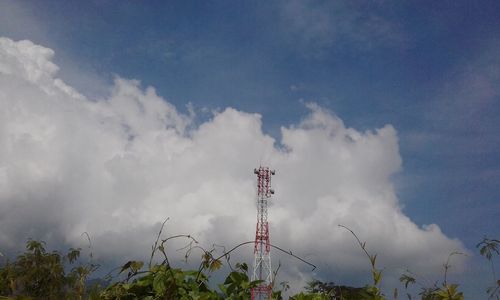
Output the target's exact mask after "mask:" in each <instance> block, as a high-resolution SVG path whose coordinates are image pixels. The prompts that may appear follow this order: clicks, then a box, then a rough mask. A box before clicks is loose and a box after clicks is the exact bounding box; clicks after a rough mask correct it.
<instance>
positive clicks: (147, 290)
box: [0, 225, 500, 300]
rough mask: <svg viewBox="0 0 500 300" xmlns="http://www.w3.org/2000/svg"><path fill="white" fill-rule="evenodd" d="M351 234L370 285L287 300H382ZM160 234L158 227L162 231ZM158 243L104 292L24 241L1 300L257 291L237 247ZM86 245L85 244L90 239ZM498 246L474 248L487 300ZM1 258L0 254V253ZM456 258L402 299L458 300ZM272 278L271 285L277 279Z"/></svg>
mask: <svg viewBox="0 0 500 300" xmlns="http://www.w3.org/2000/svg"><path fill="white" fill-rule="evenodd" d="M340 226H341V227H343V228H344V229H346V230H348V231H349V232H351V234H352V235H353V236H354V237H355V239H356V241H357V242H358V245H359V246H360V248H361V249H362V250H363V252H364V253H365V254H366V256H367V257H368V259H369V262H370V267H371V276H372V283H371V284H368V285H366V286H365V287H361V288H356V287H349V286H344V285H336V284H335V283H333V282H322V281H319V280H313V281H311V282H309V283H308V285H307V286H306V287H305V288H304V290H303V291H302V292H299V293H298V294H295V295H293V296H291V297H290V299H292V300H328V299H336V300H341V299H356V300H358V299H359V300H378V299H385V295H383V294H382V292H381V289H380V283H381V279H382V270H381V269H378V267H377V266H376V259H377V255H376V254H371V253H370V252H369V251H368V250H367V248H366V243H365V242H361V241H360V239H359V238H358V236H357V235H356V234H355V233H354V232H353V231H352V230H350V229H349V228H347V227H345V226H342V225H340ZM162 229H163V226H162ZM160 235H161V230H160V234H158V237H157V240H156V242H155V243H154V245H153V247H152V253H151V258H150V261H149V263H147V264H146V263H144V262H143V261H128V262H126V263H125V264H124V265H123V266H121V267H120V268H118V269H117V274H116V276H118V277H120V278H121V279H120V280H115V281H114V282H112V283H110V284H106V286H105V287H102V288H101V287H99V286H89V285H88V284H87V283H88V278H89V276H90V275H91V274H92V272H94V271H95V270H96V269H97V268H98V266H97V265H95V264H93V263H92V254H90V261H89V262H88V263H86V264H82V263H80V262H79V258H80V254H81V249H79V248H77V249H74V248H70V249H69V250H68V252H67V253H64V254H63V253H60V252H58V251H52V252H48V251H47V250H46V248H45V243H44V242H41V241H35V240H28V241H27V243H26V251H25V252H24V253H23V254H20V255H19V256H18V257H17V258H16V260H15V261H13V262H10V261H6V262H5V263H4V264H3V265H1V266H0V300H7V299H8V300H14V299H19V300H22V299H90V300H94V299H95V300H97V299H102V300H115V299H116V300H118V299H123V300H125V299H148V300H154V299H181V300H187V299H200V300H212V299H213V300H218V299H232V300H244V299H250V291H251V289H252V288H253V287H256V286H258V285H259V283H260V282H259V281H251V280H250V279H249V277H248V266H247V265H246V264H244V263H241V264H240V263H237V264H235V265H234V268H233V266H231V264H230V263H229V253H230V252H231V251H233V250H235V249H237V248H238V247H239V246H241V245H244V244H248V242H244V243H241V244H240V245H238V246H236V247H234V248H232V249H231V250H230V251H228V252H224V254H223V255H222V256H219V257H214V256H213V253H214V249H210V250H206V249H204V248H202V247H200V246H198V245H197V241H196V240H195V239H194V238H192V237H191V236H189V235H178V236H172V237H169V238H166V239H160ZM174 238H185V239H188V240H189V241H190V242H189V244H188V245H187V246H186V249H187V250H186V258H187V257H188V256H189V255H191V254H192V252H193V251H194V250H199V251H201V260H200V264H199V267H198V269H196V270H183V269H180V268H174V267H172V265H171V264H170V261H169V258H168V256H167V245H166V244H167V241H169V240H171V239H174ZM89 243H90V238H89ZM499 243H500V242H499V240H494V239H488V238H486V237H485V238H484V239H483V240H482V241H481V242H480V243H478V244H477V248H479V252H480V254H481V255H482V256H484V257H485V258H486V259H487V260H488V261H489V262H490V263H491V266H492V273H493V277H494V279H495V280H496V281H495V284H496V285H495V286H493V287H491V288H489V289H488V290H487V293H488V296H489V298H488V299H499V289H500V281H499V280H497V279H496V274H495V269H494V265H493V262H492V261H493V259H494V257H495V255H499V249H498V244H499ZM0 254H1V253H0ZM158 254H160V255H161V256H162V259H161V261H160V262H159V263H156V264H154V263H153V259H154V258H155V256H157V255H158ZM459 254H461V253H457V252H453V253H451V254H450V255H449V256H448V259H447V261H446V263H445V264H444V265H443V267H444V272H443V280H442V281H441V282H435V283H434V284H433V285H430V286H429V285H424V284H422V282H420V279H418V278H417V276H416V275H414V274H412V273H411V272H409V271H407V272H405V273H404V274H402V275H401V277H400V281H401V283H402V284H403V285H404V288H405V289H406V292H407V293H406V297H407V298H408V299H410V300H411V299H413V298H412V296H411V294H410V293H409V292H408V287H409V286H411V285H414V284H419V285H420V293H419V298H420V299H422V300H462V299H464V295H463V293H462V292H460V291H459V285H458V284H455V283H449V282H448V278H447V273H448V270H449V268H450V267H451V265H450V260H451V258H452V257H453V256H454V255H459ZM222 259H226V262H227V265H228V267H229V268H230V269H231V271H230V272H229V274H228V275H227V276H226V278H225V280H224V281H223V282H222V283H220V284H218V285H217V286H216V288H214V285H213V284H210V283H209V281H210V276H211V274H212V273H213V272H216V271H217V270H219V269H220V268H221V267H222V266H223V261H222ZM278 270H279V268H278V269H277V270H276V271H275V273H274V279H273V284H272V286H274V280H275V278H276V273H277V272H278ZM281 285H282V287H283V290H274V291H273V293H272V299H277V300H278V299H283V297H282V292H283V291H284V290H287V289H288V288H289V285H288V283H286V282H283V283H281ZM398 296H399V295H398V290H397V289H394V295H393V298H394V299H398Z"/></svg>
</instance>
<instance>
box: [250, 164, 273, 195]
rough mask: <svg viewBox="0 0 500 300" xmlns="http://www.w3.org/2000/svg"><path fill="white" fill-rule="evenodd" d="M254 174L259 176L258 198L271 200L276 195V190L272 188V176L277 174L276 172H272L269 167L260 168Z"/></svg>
mask: <svg viewBox="0 0 500 300" xmlns="http://www.w3.org/2000/svg"><path fill="white" fill-rule="evenodd" d="M253 172H254V174H256V175H257V196H258V197H259V198H270V197H271V195H272V194H274V190H273V189H272V188H271V176H272V175H274V174H276V171H275V170H270V169H269V168H268V167H259V168H258V169H254V170H253Z"/></svg>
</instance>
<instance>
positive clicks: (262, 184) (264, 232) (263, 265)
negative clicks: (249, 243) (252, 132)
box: [251, 167, 275, 300]
mask: <svg viewBox="0 0 500 300" xmlns="http://www.w3.org/2000/svg"><path fill="white" fill-rule="evenodd" d="M254 173H255V174H256V175H257V226H256V230H255V243H254V251H253V252H254V263H253V275H252V281H253V280H262V282H261V283H260V284H259V285H258V286H256V287H254V288H252V294H251V296H252V300H254V299H258V300H261V299H270V298H271V293H272V282H271V281H272V268H271V254H270V251H271V242H270V239H269V223H268V221H267V202H268V201H269V200H270V199H271V196H272V195H273V194H274V190H273V189H272V188H271V175H274V174H275V171H274V170H269V168H268V167H259V168H258V169H254Z"/></svg>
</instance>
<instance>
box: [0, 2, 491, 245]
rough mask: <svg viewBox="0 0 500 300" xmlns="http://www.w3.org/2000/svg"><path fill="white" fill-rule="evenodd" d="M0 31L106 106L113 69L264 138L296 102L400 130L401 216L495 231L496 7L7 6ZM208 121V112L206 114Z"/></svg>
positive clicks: (466, 237)
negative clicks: (48, 59)
mask: <svg viewBox="0 0 500 300" xmlns="http://www.w3.org/2000/svg"><path fill="white" fill-rule="evenodd" d="M0 10H1V12H0V35H1V36H5V37H8V38H11V39H13V40H20V39H29V40H31V41H33V42H34V43H36V44H41V45H43V46H45V47H48V48H51V49H54V50H55V52H56V55H55V58H54V62H55V63H56V64H57V65H59V66H60V68H61V70H60V72H59V76H60V77H61V78H63V79H64V80H65V81H66V82H67V83H68V84H69V85H71V86H73V87H75V88H76V89H78V90H79V91H80V92H81V93H83V94H85V95H88V96H92V97H105V96H106V94H107V93H108V91H107V86H108V85H109V84H110V83H111V82H112V80H113V77H114V76H115V75H116V74H117V75H119V76H120V77H124V78H133V79H139V80H140V81H141V83H142V86H154V87H155V88H156V90H157V92H158V94H159V95H161V96H162V97H164V98H165V99H167V100H168V101H169V102H170V103H172V104H174V105H175V106H176V107H177V108H178V109H179V110H180V111H182V112H187V108H186V105H187V103H191V105H192V106H193V107H194V109H195V110H196V111H197V112H198V113H199V114H200V115H202V116H203V114H204V111H205V110H208V111H210V110H222V109H224V108H226V107H228V106H229V107H234V108H236V109H238V110H242V111H246V112H255V113H259V114H261V115H262V116H263V125H264V131H265V132H266V133H269V134H270V135H272V136H274V137H276V138H278V140H279V136H280V126H286V125H289V124H294V123H297V121H298V120H300V119H301V118H302V117H303V116H304V112H305V111H306V108H305V106H304V103H305V102H311V101H312V102H315V103H317V104H318V105H320V106H321V107H324V108H327V109H329V110H330V111H332V112H334V113H335V114H336V115H338V116H339V117H340V118H341V119H342V120H343V121H344V122H345V124H346V126H348V127H353V128H355V129H357V130H360V131H364V130H369V129H372V128H379V127H382V126H384V125H385V124H391V125H392V126H394V128H395V129H396V131H397V133H398V138H399V149H400V154H401V157H402V160H403V169H402V171H401V172H399V173H398V174H397V175H395V177H394V183H395V188H396V191H397V194H398V197H399V200H400V202H401V204H402V206H403V211H404V212H405V214H406V215H407V216H409V217H410V218H411V219H412V220H413V221H414V222H415V223H416V224H418V225H423V224H430V223H437V224H438V225H439V226H440V227H441V229H442V231H443V232H444V233H445V234H446V235H447V236H449V237H452V238H458V239H460V240H461V241H463V242H464V243H465V245H466V247H467V248H468V249H470V250H475V244H476V243H477V242H479V241H480V239H481V238H482V237H483V236H484V235H487V236H490V237H496V238H498V234H499V228H500V218H498V215H499V213H500V202H499V195H500V184H499V182H500V150H499V149H500V134H498V132H497V131H498V129H500V117H499V115H500V56H499V53H500V2H498V1H416V2H409V1H385V0H378V1H247V2H243V1H148V2H147V3H146V2H145V1H43V2H42V1H23V2H15V1H7V2H4V3H2V4H0ZM205 117H206V118H209V114H208V113H207V114H206V115H205Z"/></svg>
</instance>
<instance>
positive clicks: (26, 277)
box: [0, 240, 97, 299]
mask: <svg viewBox="0 0 500 300" xmlns="http://www.w3.org/2000/svg"><path fill="white" fill-rule="evenodd" d="M80 251H81V249H74V248H71V249H69V251H68V253H66V254H62V253H59V252H57V251H52V252H47V251H46V250H45V243H44V242H39V241H34V240H28V242H27V243H26V252H25V253H24V254H21V255H19V256H18V257H17V259H16V261H15V262H13V263H10V262H8V261H7V263H6V264H5V265H4V266H3V267H2V268H0V295H4V296H21V295H22V296H23V297H24V298H27V299H29V298H42V299H61V298H73V299H81V298H82V297H83V295H84V290H85V283H86V280H87V278H88V276H89V275H90V274H91V273H92V272H93V271H94V270H95V269H96V267H97V266H95V265H92V264H87V265H82V264H80V265H78V266H74V267H73V268H72V269H71V270H70V272H69V273H66V271H65V267H66V266H67V265H70V266H72V265H73V264H74V263H75V262H76V261H77V260H78V258H79V256H80Z"/></svg>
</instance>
